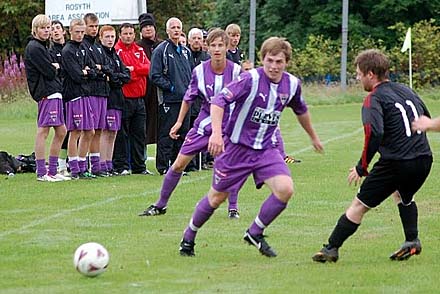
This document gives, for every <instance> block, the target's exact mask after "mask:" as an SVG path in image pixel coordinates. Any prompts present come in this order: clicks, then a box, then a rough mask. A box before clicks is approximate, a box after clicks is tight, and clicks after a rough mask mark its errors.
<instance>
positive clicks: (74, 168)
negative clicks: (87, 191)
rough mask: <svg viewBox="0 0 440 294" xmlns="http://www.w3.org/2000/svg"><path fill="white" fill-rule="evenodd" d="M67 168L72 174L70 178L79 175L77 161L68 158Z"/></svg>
mask: <svg viewBox="0 0 440 294" xmlns="http://www.w3.org/2000/svg"><path fill="white" fill-rule="evenodd" d="M69 168H70V173H71V174H72V176H76V175H77V174H79V172H80V171H79V163H78V159H70V158H69Z"/></svg>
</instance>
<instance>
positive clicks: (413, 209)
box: [390, 156, 432, 260]
mask: <svg viewBox="0 0 440 294" xmlns="http://www.w3.org/2000/svg"><path fill="white" fill-rule="evenodd" d="M398 165H399V168H398V171H399V175H398V183H399V186H398V188H397V191H396V192H395V193H394V194H393V198H394V199H395V201H396V200H397V201H396V202H397V204H398V205H397V207H398V209H399V216H400V220H401V222H402V227H403V232H404V234H405V242H404V243H403V244H402V246H401V247H400V248H399V249H397V250H396V251H395V252H394V253H393V254H392V255H391V256H390V258H391V259H392V260H406V259H408V258H410V257H411V256H412V255H415V254H420V253H421V251H422V245H421V243H420V240H419V238H418V233H419V231H418V209H417V204H416V202H415V200H414V195H415V194H416V192H417V191H418V190H419V189H420V188H421V187H422V185H423V183H424V182H425V180H426V178H427V176H428V175H429V172H430V170H431V165H432V157H430V156H422V157H420V158H416V159H414V160H407V161H402V162H399V163H398Z"/></svg>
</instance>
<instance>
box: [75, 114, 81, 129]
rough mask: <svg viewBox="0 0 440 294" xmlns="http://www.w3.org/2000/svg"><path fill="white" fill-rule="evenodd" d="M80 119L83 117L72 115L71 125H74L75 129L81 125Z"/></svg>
mask: <svg viewBox="0 0 440 294" xmlns="http://www.w3.org/2000/svg"><path fill="white" fill-rule="evenodd" d="M82 117H83V115H82V114H74V115H73V123H74V124H75V126H76V127H79V126H80V125H81V121H82Z"/></svg>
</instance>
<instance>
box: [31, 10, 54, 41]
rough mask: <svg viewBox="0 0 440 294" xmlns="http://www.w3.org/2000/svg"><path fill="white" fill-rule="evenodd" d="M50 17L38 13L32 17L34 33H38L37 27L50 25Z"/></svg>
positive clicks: (34, 34)
mask: <svg viewBox="0 0 440 294" xmlns="http://www.w3.org/2000/svg"><path fill="white" fill-rule="evenodd" d="M50 24H51V22H50V18H49V17H48V16H47V15H45V14H38V15H37V16H35V17H34V18H33V19H32V35H33V36H34V37H35V36H36V35H37V29H38V28H41V27H46V26H50Z"/></svg>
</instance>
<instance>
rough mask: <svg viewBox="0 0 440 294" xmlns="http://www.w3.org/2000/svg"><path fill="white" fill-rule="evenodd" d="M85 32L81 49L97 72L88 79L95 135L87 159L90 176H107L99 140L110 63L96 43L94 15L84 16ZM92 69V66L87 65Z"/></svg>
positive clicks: (104, 110) (104, 117)
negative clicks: (101, 162) (94, 77)
mask: <svg viewBox="0 0 440 294" xmlns="http://www.w3.org/2000/svg"><path fill="white" fill-rule="evenodd" d="M84 22H85V23H86V31H85V35H84V39H83V41H82V43H81V49H83V50H84V52H86V54H88V55H89V56H90V60H91V61H92V62H93V63H94V66H95V67H96V70H97V76H96V79H89V80H88V82H89V83H90V92H89V93H88V94H89V95H88V97H89V100H90V104H91V106H92V111H93V117H94V127H95V134H94V136H93V139H92V142H91V143H90V150H89V158H90V165H91V171H92V174H93V175H95V176H102V177H106V176H108V173H107V171H106V170H102V171H101V168H100V140H101V132H102V130H103V129H104V128H105V127H106V112H107V98H108V96H109V93H110V87H109V84H108V82H107V81H108V79H109V76H110V75H111V69H110V65H109V64H110V61H109V59H108V57H107V55H106V54H105V53H104V49H103V48H102V46H101V45H100V44H99V43H97V42H96V37H97V35H98V27H99V21H98V17H97V16H96V15H95V14H94V13H87V14H86V15H84ZM89 66H90V67H92V65H89Z"/></svg>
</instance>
